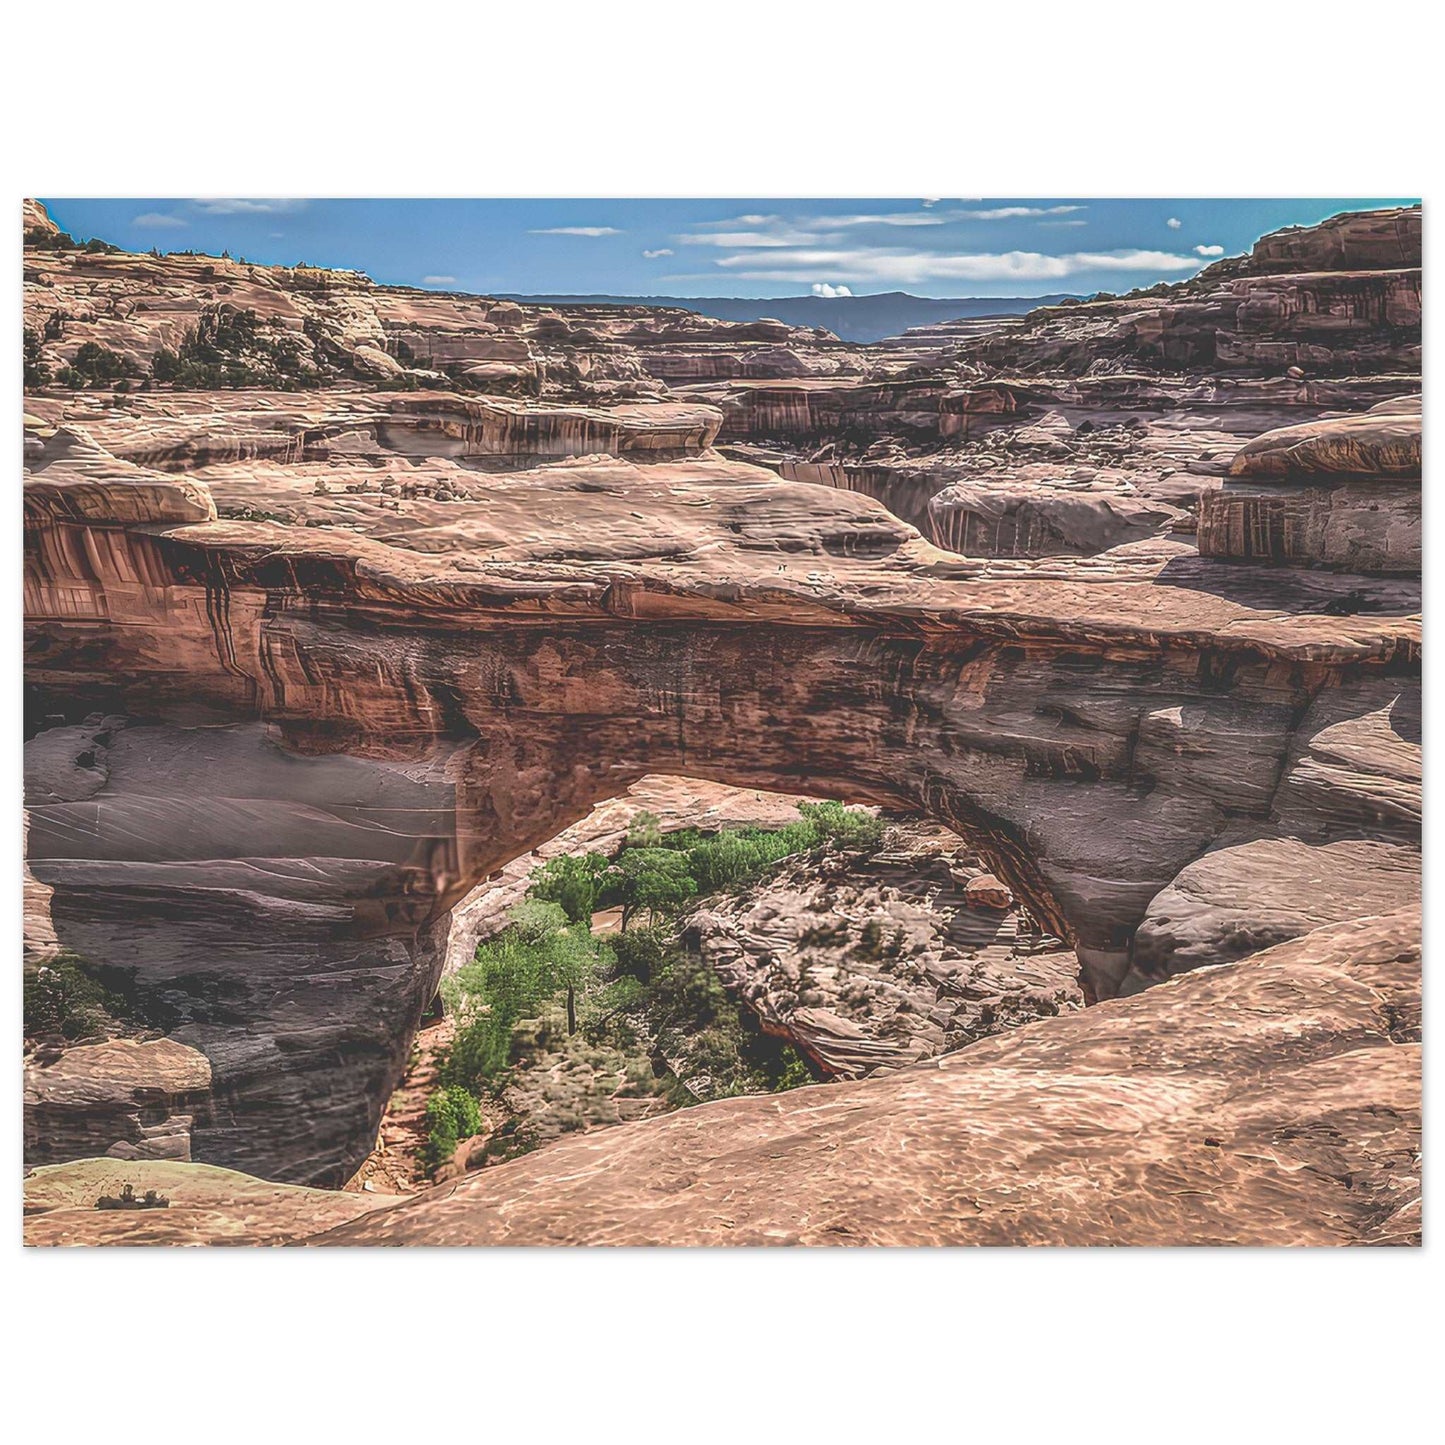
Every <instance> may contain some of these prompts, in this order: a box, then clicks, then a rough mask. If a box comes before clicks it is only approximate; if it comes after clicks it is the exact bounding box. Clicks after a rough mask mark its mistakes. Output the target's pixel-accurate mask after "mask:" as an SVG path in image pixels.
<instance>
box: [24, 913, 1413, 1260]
mask: <svg viewBox="0 0 1445 1445" xmlns="http://www.w3.org/2000/svg"><path fill="white" fill-rule="evenodd" d="M1419 930H1420V918H1419V913H1418V910H1417V911H1414V912H1406V913H1401V914H1396V915H1391V916H1389V917H1385V918H1373V919H1364V920H1359V921H1353V922H1350V923H1346V924H1338V925H1335V926H1332V927H1329V928H1323V929H1320V930H1317V931H1315V932H1313V933H1310V934H1308V935H1307V936H1305V937H1303V938H1299V939H1296V940H1294V941H1293V942H1291V943H1287V944H1284V945H1281V946H1279V947H1276V948H1274V949H1271V950H1268V951H1267V952H1264V953H1261V954H1258V955H1256V956H1253V957H1251V958H1249V959H1246V960H1244V961H1241V962H1238V963H1234V964H1228V965H1225V966H1223V967H1219V968H1211V969H1206V970H1204V971H1201V972H1198V973H1193V974H1189V975H1187V976H1185V977H1182V978H1178V979H1175V980H1173V981H1172V982H1171V983H1169V984H1166V985H1163V986H1161V987H1159V988H1153V989H1150V990H1149V991H1148V992H1147V993H1145V994H1143V995H1141V996H1140V997H1138V998H1134V999H1128V1000H1118V1001H1115V1002H1112V1003H1106V1004H1101V1005H1099V1006H1098V1007H1096V1008H1093V1009H1088V1010H1085V1011H1083V1012H1075V1013H1070V1014H1067V1015H1065V1016H1063V1017H1059V1018H1051V1019H1045V1020H1042V1021H1040V1022H1037V1023H1033V1024H1028V1025H1025V1026H1024V1027H1022V1028H1019V1029H1015V1030H1013V1031H1012V1032H1010V1033H1007V1034H1004V1035H1002V1036H1001V1037H998V1038H993V1039H987V1040H985V1041H983V1042H981V1043H977V1044H974V1045H972V1046H971V1047H969V1048H966V1049H963V1050H960V1051H959V1052H957V1053H954V1054H949V1055H947V1056H945V1057H944V1058H942V1059H939V1060H936V1061H934V1062H933V1063H930V1064H925V1065H918V1066H915V1067H913V1068H908V1069H904V1070H901V1071H899V1072H897V1073H892V1074H889V1075H887V1076H886V1077H875V1078H871V1079H865V1080H862V1081H859V1082H856V1083H838V1084H829V1085H815V1086H813V1087H808V1088H802V1089H795V1090H793V1091H792V1092H790V1093H787V1094H781V1095H770V1096H761V1097H745V1098H738V1099H725V1100H721V1101H719V1102H717V1103H714V1104H707V1105H702V1106H700V1107H697V1108H692V1109H684V1110H681V1111H679V1112H677V1113H674V1114H670V1115H667V1116H666V1117H664V1118H661V1119H655V1120H648V1121H644V1122H641V1123H636V1124H627V1125H622V1126H620V1127H617V1128H614V1129H607V1130H603V1131H601V1132H598V1133H595V1134H589V1135H583V1136H573V1137H572V1138H569V1139H566V1140H563V1141H561V1142H559V1143H557V1144H554V1145H552V1146H550V1147H549V1148H546V1149H542V1150H539V1151H538V1152H537V1153H535V1154H530V1155H527V1156H526V1157H525V1158H522V1159H519V1160H516V1161H514V1162H512V1163H509V1164H504V1165H500V1166H497V1167H495V1168H491V1169H487V1170H485V1171H483V1172H481V1173H479V1174H472V1175H469V1176H468V1177H467V1178H465V1179H463V1180H460V1181H458V1182H455V1183H449V1184H445V1185H442V1186H439V1187H437V1188H435V1189H433V1190H431V1191H429V1192H427V1193H424V1194H420V1195H414V1196H412V1197H411V1198H409V1199H408V1200H406V1201H404V1202H401V1203H397V1204H395V1205H390V1204H389V1201H386V1200H379V1199H377V1198H376V1197H375V1196H370V1195H364V1194H348V1195H341V1196H337V1195H334V1194H321V1195H317V1194H316V1193H315V1192H314V1191H306V1190H297V1189H287V1188H285V1187H283V1186H275V1185H260V1184H257V1183H255V1182H253V1181H244V1180H241V1179H239V1178H237V1177H236V1176H234V1175H226V1174H225V1173H224V1172H223V1171H219V1170H209V1171H205V1172H203V1173H202V1172H199V1171H197V1172H194V1173H192V1174H190V1175H186V1174H183V1173H181V1172H180V1171H179V1170H178V1169H177V1167H176V1166H164V1165H147V1166H130V1167H129V1170H128V1172H127V1174H126V1176H125V1177H126V1178H127V1179H129V1180H131V1181H132V1182H134V1183H135V1185H136V1186H137V1187H138V1188H142V1187H145V1188H149V1187H155V1185H156V1184H157V1183H159V1184H161V1185H163V1186H164V1187H165V1189H166V1192H167V1193H169V1194H170V1195H171V1197H172V1206H171V1209H170V1210H168V1211H164V1212H163V1214H164V1215H169V1216H171V1217H170V1218H169V1219H167V1218H164V1217H162V1212H157V1213H156V1214H153V1215H151V1216H150V1217H148V1218H147V1217H144V1216H142V1217H141V1218H139V1219H133V1220H126V1221H123V1222H122V1221H117V1220H116V1219H114V1218H113V1217H111V1216H107V1215H104V1214H97V1213H96V1212H95V1211H94V1210H93V1209H89V1208H86V1207H85V1202H86V1196H87V1195H88V1194H89V1193H90V1192H91V1191H92V1190H93V1189H94V1188H95V1184H96V1180H95V1177H94V1170H95V1166H94V1165H92V1164H82V1165H70V1166H59V1167H58V1168H56V1169H53V1170H42V1171H39V1173H38V1174H37V1175H35V1176H32V1179H31V1181H30V1182H29V1184H28V1185H27V1216H28V1217H27V1220H26V1237H27V1239H28V1240H29V1241H30V1242H31V1243H36V1244H40V1243H97V1242H103V1241H105V1240H108V1239H117V1238H121V1239H127V1240H129V1241H131V1242H144V1241H146V1240H155V1241H157V1242H159V1241H164V1240H171V1239H187V1240H192V1241H195V1242H201V1241H212V1242H217V1243H233V1242H241V1241H242V1240H247V1241H249V1242H252V1243H258V1244H261V1243H273V1242H282V1241H295V1240H301V1239H307V1240H308V1242H311V1243H316V1244H338V1245H355V1244H389V1245H403V1244H427V1245H467V1244H508V1245H525V1244H612V1245H638V1244H665V1245H685V1244H739V1245H761V1244H892V1245H933V1244H991V1245H1017V1244H1065V1245H1092V1244H1144V1245H1179V1244H1252V1245H1279V1244H1312V1245H1325V1244H1334V1245H1339V1244H1397V1245H1408V1244H1418V1243H1419V1240H1420V1221H1421V1202H1420V1155H1419V1148H1420V1044H1419V1027H1420V948H1419V940H1420V931H1419ZM108 1177H115V1176H114V1175H110V1176H108ZM247 1189H249V1190H250V1191H251V1194H252V1195H254V1196H257V1197H255V1198H254V1200H253V1198H252V1197H250V1196H248V1195H247V1194H246V1193H245V1192H244V1191H245V1190H247ZM332 1201H340V1202H339V1203H335V1204H333V1203H331V1202H332ZM328 1209H329V1210H330V1211H331V1212H330V1213H329V1214H328V1213H327V1210H328ZM31 1211H34V1212H33V1213H32V1212H31ZM363 1211H364V1212H363ZM338 1212H339V1213H340V1215H341V1217H342V1218H343V1219H348V1218H349V1222H344V1223H340V1224H335V1219H336V1216H337V1213H338ZM333 1226H334V1227H333Z"/></svg>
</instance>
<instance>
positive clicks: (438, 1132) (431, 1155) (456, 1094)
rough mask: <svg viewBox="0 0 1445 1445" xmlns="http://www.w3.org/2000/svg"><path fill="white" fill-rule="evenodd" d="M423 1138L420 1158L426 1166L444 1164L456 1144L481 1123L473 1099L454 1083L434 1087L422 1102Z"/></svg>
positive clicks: (480, 1125)
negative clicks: (424, 1125)
mask: <svg viewBox="0 0 1445 1445" xmlns="http://www.w3.org/2000/svg"><path fill="white" fill-rule="evenodd" d="M426 1124H427V1142H426V1151H425V1156H424V1162H425V1164H426V1167H427V1169H428V1170H434V1169H436V1168H437V1167H438V1166H439V1165H441V1164H445V1163H446V1162H447V1160H448V1159H450V1158H451V1157H452V1155H453V1154H455V1153H456V1152H457V1145H458V1144H460V1143H461V1141H462V1140H463V1139H469V1138H470V1137H471V1136H472V1135H473V1134H475V1133H476V1132H477V1131H478V1130H479V1129H480V1128H481V1127H482V1111H481V1108H480V1106H479V1105H478V1104H477V1101H476V1099H475V1098H474V1097H473V1096H472V1095H471V1094H469V1093H468V1092H467V1091H466V1090H465V1089H463V1088H461V1087H459V1086H458V1085H456V1084H448V1085H446V1086H445V1087H443V1088H440V1089H438V1090H436V1092H435V1093H433V1094H432V1096H431V1098H429V1099H428V1100H427V1102H426Z"/></svg>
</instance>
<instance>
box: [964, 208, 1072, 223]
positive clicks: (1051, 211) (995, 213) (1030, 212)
mask: <svg viewBox="0 0 1445 1445" xmlns="http://www.w3.org/2000/svg"><path fill="white" fill-rule="evenodd" d="M1083 209H1084V208H1083V207H1082V206H996V207H995V208H994V209H993V210H991V211H955V212H954V213H953V214H954V215H956V216H961V217H963V218H964V219H966V220H969V221H1017V220H1021V219H1023V218H1025V217H1027V216H1067V215H1068V214H1069V213H1070V212H1071V211H1082V210H1083Z"/></svg>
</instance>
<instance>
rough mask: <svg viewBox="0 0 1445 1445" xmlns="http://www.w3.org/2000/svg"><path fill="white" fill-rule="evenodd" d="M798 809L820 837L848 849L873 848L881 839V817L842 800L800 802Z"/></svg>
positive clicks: (876, 847)
mask: <svg viewBox="0 0 1445 1445" xmlns="http://www.w3.org/2000/svg"><path fill="white" fill-rule="evenodd" d="M798 812H799V813H801V814H802V816H803V821H804V822H806V823H809V824H811V826H812V827H813V828H814V830H815V831H816V832H817V833H818V836H819V838H820V839H821V841H823V842H825V843H836V844H837V845H838V846H839V847H840V848H846V849H848V850H849V851H850V852H859V853H871V852H876V851H877V849H878V846H879V844H880V843H882V841H883V820H882V819H881V818H875V817H874V816H873V814H871V813H864V812H861V811H859V810H857V809H855V808H845V807H844V806H843V805H842V803H838V802H833V801H829V802H825V803H800V804H799V805H798Z"/></svg>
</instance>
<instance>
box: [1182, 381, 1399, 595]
mask: <svg viewBox="0 0 1445 1445" xmlns="http://www.w3.org/2000/svg"><path fill="white" fill-rule="evenodd" d="M1419 404H1420V401H1419V397H1418V396H1417V397H1407V398H1401V399H1399V401H1398V402H1394V403H1386V406H1387V407H1388V410H1386V411H1383V412H1381V411H1376V410H1373V409H1372V410H1371V411H1370V412H1367V413H1365V414H1364V415H1360V416H1347V417H1334V418H1330V419H1328V420H1324V421H1316V422H1306V423H1304V424H1301V425H1298V426H1291V427H1284V428H1282V429H1280V430H1278V431H1271V432H1266V433H1265V434H1264V435H1263V436H1260V437H1256V438H1255V440H1254V441H1252V442H1250V443H1249V444H1248V445H1247V446H1245V447H1244V448H1242V449H1241V451H1240V452H1239V454H1238V455H1237V456H1236V457H1235V459H1234V461H1233V462H1232V463H1231V464H1230V468H1229V476H1228V478H1227V479H1226V481H1225V483H1224V485H1223V486H1222V487H1221V488H1220V489H1219V490H1218V491H1216V492H1212V493H1209V494H1206V495H1205V496H1203V497H1202V498H1201V501H1200V515H1199V550H1200V552H1201V553H1202V554H1203V555H1204V556H1206V557H1221V558H1236V559H1242V560H1254V559H1258V558H1263V559H1268V560H1269V561H1272V562H1287V563H1292V564H1295V565H1305V566H1313V565H1319V566H1326V567H1336V568H1340V569H1343V570H1345V571H1348V572H1356V573H1385V574H1388V573H1407V574H1410V573H1414V574H1418V573H1419V571H1420V568H1421V564H1422V560H1423V556H1424V549H1423V542H1424V538H1423V521H1422V516H1421V507H1420V484H1421V464H1422V437H1423V428H1422V418H1421V415H1420V413H1419V411H1418V410H1416V411H1414V412H1410V411H1407V410H1403V409H1398V408H1404V407H1409V406H1413V407H1416V408H1418V407H1419Z"/></svg>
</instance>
